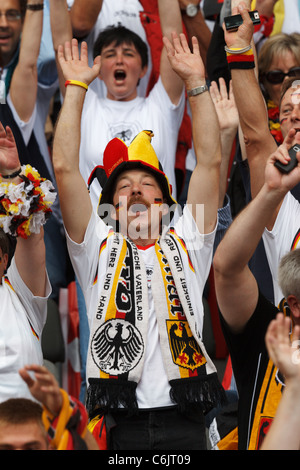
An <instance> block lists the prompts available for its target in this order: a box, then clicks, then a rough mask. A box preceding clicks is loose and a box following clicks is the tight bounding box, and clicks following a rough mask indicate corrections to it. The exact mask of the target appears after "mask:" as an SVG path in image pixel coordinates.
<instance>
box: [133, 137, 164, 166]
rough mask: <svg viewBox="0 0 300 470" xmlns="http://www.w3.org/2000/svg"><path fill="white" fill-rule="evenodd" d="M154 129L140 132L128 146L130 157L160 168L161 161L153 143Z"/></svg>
mask: <svg viewBox="0 0 300 470" xmlns="http://www.w3.org/2000/svg"><path fill="white" fill-rule="evenodd" d="M153 135H154V134H153V132H152V131H143V132H140V133H139V134H138V135H137V136H136V137H135V138H134V139H133V141H132V142H131V144H130V145H129V147H128V159H129V161H130V160H141V161H142V162H144V163H146V164H149V165H152V166H153V167H154V168H157V169H159V162H158V158H157V156H156V153H155V151H154V149H153V147H152V145H151V138H152V137H153Z"/></svg>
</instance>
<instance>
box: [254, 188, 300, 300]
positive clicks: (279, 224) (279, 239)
mask: <svg viewBox="0 0 300 470" xmlns="http://www.w3.org/2000/svg"><path fill="white" fill-rule="evenodd" d="M299 235H300V204H299V202H298V201H297V199H295V198H294V196H293V195H292V194H291V193H290V192H289V193H288V194H287V195H286V196H285V198H284V200H283V203H282V205H281V207H280V210H279V213H278V215H277V218H276V221H275V224H274V227H273V229H272V230H271V231H269V230H267V229H265V231H264V234H263V241H264V245H265V250H266V255H267V259H268V262H269V266H270V270H271V274H272V278H273V285H274V303H275V305H278V304H279V302H280V301H281V300H282V299H283V294H282V291H281V289H280V287H279V285H278V267H279V263H280V260H281V258H282V257H283V256H284V255H285V254H286V253H288V252H289V251H291V250H292V249H295V248H297V247H298V248H300V244H299V238H300V237H299ZM297 244H298V245H297Z"/></svg>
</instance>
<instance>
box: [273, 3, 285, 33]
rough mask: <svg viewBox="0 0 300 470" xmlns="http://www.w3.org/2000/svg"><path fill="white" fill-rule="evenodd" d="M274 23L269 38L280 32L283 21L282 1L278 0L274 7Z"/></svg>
mask: <svg viewBox="0 0 300 470" xmlns="http://www.w3.org/2000/svg"><path fill="white" fill-rule="evenodd" d="M274 15H275V22H274V26H273V31H272V33H271V36H274V34H278V33H280V32H281V30H282V25H283V20H284V0H278V2H277V3H276V5H275V7H274Z"/></svg>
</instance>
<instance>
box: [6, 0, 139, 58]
mask: <svg viewBox="0 0 300 470" xmlns="http://www.w3.org/2000/svg"><path fill="white" fill-rule="evenodd" d="M0 1H1V0H0ZM117 48H121V49H123V50H124V49H131V50H134V51H136V52H137V49H136V47H135V45H134V44H133V42H130V41H118V40H117V39H116V40H115V41H112V42H111V43H109V44H106V45H105V46H103V48H102V53H103V51H107V50H111V49H117Z"/></svg>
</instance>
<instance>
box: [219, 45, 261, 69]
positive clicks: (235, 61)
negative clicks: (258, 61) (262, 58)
mask: <svg viewBox="0 0 300 470" xmlns="http://www.w3.org/2000/svg"><path fill="white" fill-rule="evenodd" d="M226 56H227V62H228V66H229V69H230V70H233V69H243V70H245V69H253V68H254V67H255V62H254V54H253V51H252V49H250V50H248V51H246V52H243V53H241V54H239V53H238V52H233V53H231V52H226Z"/></svg>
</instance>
